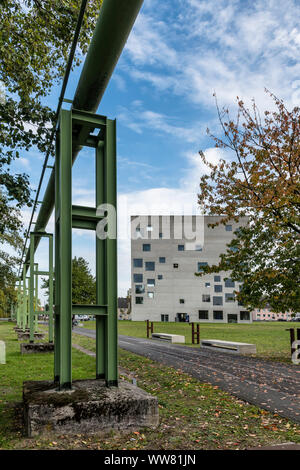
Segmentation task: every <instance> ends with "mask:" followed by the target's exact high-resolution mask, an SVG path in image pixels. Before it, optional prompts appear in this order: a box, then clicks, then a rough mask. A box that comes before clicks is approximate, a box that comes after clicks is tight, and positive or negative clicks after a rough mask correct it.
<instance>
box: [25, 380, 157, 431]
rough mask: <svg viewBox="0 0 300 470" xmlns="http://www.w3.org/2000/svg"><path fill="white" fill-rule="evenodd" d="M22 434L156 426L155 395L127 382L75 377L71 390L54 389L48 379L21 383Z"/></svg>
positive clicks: (135, 428) (54, 386)
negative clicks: (115, 384)
mask: <svg viewBox="0 0 300 470" xmlns="http://www.w3.org/2000/svg"><path fill="white" fill-rule="evenodd" d="M23 404H24V418H25V427H26V433H27V435H28V436H29V437H30V436H36V435H38V434H41V433H54V434H76V433H89V434H91V433H98V432H101V431H108V430H110V429H120V430H121V429H126V430H128V429H134V430H138V429H140V428H143V427H155V426H157V425H158V422H159V417H158V401H157V398H156V397H154V396H152V395H150V394H149V393H147V392H145V391H144V390H141V389H140V388H138V387H136V386H135V385H132V384H131V383H129V382H125V381H122V382H120V384H119V387H109V388H108V387H106V386H105V382H104V381H103V380H75V381H74V382H73V384H72V390H68V391H57V389H56V385H54V383H53V382H50V381H42V382H33V381H30V382H24V384H23Z"/></svg>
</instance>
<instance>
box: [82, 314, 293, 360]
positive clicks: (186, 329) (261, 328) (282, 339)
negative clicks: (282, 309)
mask: <svg viewBox="0 0 300 470" xmlns="http://www.w3.org/2000/svg"><path fill="white" fill-rule="evenodd" d="M83 325H84V327H85V328H91V329H94V328H95V322H94V321H87V322H83ZM118 326H119V334H121V335H128V336H135V337H138V338H146V337H147V336H146V322H143V321H142V322H137V321H126V320H122V321H119V323H118ZM294 327H295V328H300V323H299V322H259V323H258V322H257V323H252V324H245V325H243V324H234V323H230V324H227V323H223V324H216V323H201V324H200V338H201V339H223V340H226V341H240V342H245V343H254V344H256V348H257V356H259V357H264V358H266V359H272V360H277V361H284V362H290V361H291V360H290V335H289V332H288V331H285V330H286V329H287V328H294ZM154 331H155V332H157V333H160V332H165V333H170V334H180V335H184V336H185V341H186V345H188V346H190V345H191V344H192V334H191V331H192V327H191V325H189V324H188V323H175V322H174V323H173V322H172V323H171V322H170V323H164V322H154Z"/></svg>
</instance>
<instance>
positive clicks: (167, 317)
mask: <svg viewBox="0 0 300 470" xmlns="http://www.w3.org/2000/svg"><path fill="white" fill-rule="evenodd" d="M160 320H161V321H169V315H161V316H160Z"/></svg>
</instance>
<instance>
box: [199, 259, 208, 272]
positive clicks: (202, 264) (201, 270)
mask: <svg viewBox="0 0 300 470" xmlns="http://www.w3.org/2000/svg"><path fill="white" fill-rule="evenodd" d="M204 266H207V262H206V261H201V262H199V263H198V273H202V272H203V268H204Z"/></svg>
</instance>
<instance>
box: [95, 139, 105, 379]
mask: <svg viewBox="0 0 300 470" xmlns="http://www.w3.org/2000/svg"><path fill="white" fill-rule="evenodd" d="M103 203H104V143H103V142H102V141H100V142H99V143H98V146H97V148H96V208H97V207H98V206H100V205H101V204H103ZM105 292H106V283H105V240H100V239H99V238H98V237H97V235H96V304H99V305H104V304H105V301H106V298H105ZM105 323H106V319H105V318H104V317H103V316H100V315H96V377H97V378H98V379H102V378H105V351H106V350H105Z"/></svg>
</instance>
